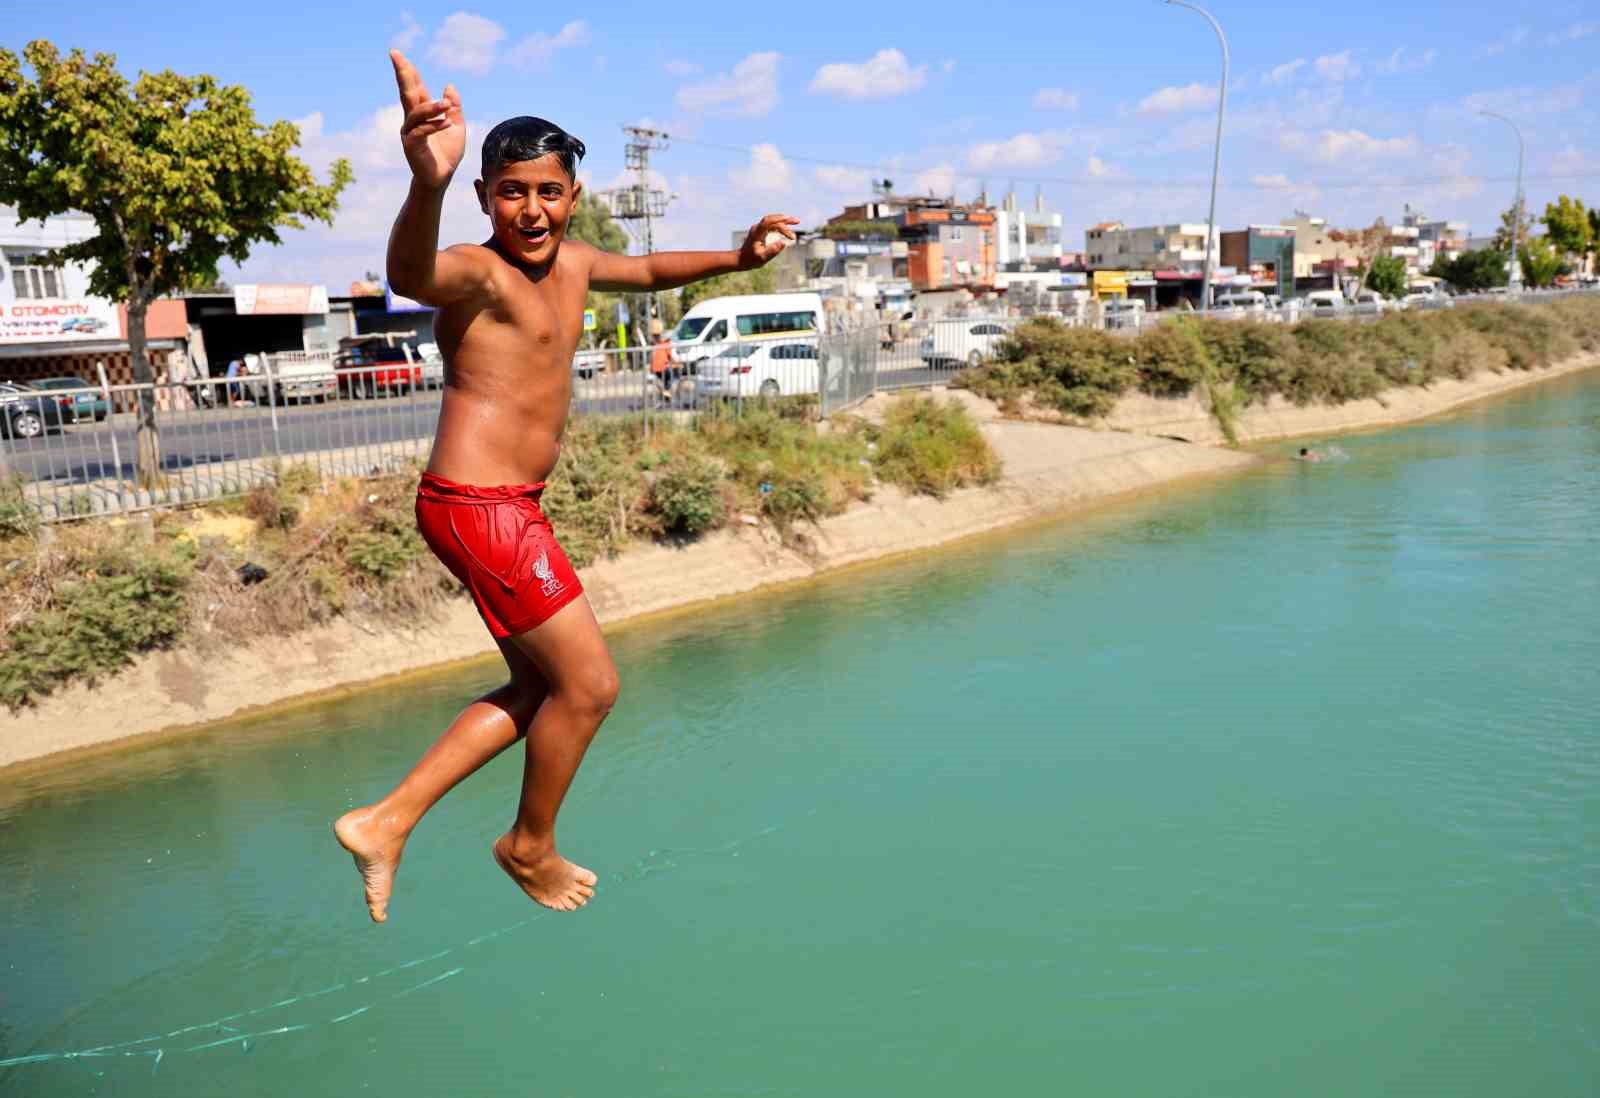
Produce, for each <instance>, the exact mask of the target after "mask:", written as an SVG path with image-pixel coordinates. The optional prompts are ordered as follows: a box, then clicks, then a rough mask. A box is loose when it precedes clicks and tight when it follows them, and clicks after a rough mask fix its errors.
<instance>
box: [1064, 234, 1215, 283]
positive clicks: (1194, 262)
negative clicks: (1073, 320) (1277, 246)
mask: <svg viewBox="0 0 1600 1098" xmlns="http://www.w3.org/2000/svg"><path fill="white" fill-rule="evenodd" d="M1211 243H1212V253H1211V254H1212V261H1213V262H1216V261H1217V259H1218V257H1220V255H1221V253H1222V234H1221V233H1214V234H1213V236H1212V242H1211ZM1083 252H1084V256H1083V262H1084V266H1086V267H1088V268H1089V269H1090V270H1121V271H1181V272H1183V273H1185V274H1188V273H1192V272H1198V271H1200V270H1202V269H1203V268H1204V266H1205V261H1206V226H1205V224H1204V223H1203V222H1201V223H1198V224H1195V223H1189V222H1184V223H1181V224H1177V225H1151V226H1148V227H1145V228H1139V229H1130V228H1128V227H1126V226H1125V225H1123V224H1122V222H1120V221H1106V222H1102V223H1101V224H1099V225H1095V226H1094V227H1093V228H1090V229H1088V230H1087V231H1086V232H1085V233H1084V245H1083Z"/></svg>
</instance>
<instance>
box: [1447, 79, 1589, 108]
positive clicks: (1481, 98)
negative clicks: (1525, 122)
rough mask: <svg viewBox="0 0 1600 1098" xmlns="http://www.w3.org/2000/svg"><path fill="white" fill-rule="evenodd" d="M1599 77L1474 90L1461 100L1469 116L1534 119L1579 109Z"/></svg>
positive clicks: (1462, 106)
mask: <svg viewBox="0 0 1600 1098" xmlns="http://www.w3.org/2000/svg"><path fill="white" fill-rule="evenodd" d="M1594 83H1595V77H1593V76H1590V77H1587V78H1586V79H1583V80H1576V81H1573V82H1572V83H1570V84H1554V85H1550V86H1547V87H1543V88H1533V87H1521V88H1500V89H1498V90H1495V91H1485V92H1474V93H1472V94H1471V95H1469V96H1467V97H1466V98H1464V99H1462V100H1461V109H1462V111H1463V112H1465V113H1466V114H1469V115H1477V114H1478V113H1479V112H1480V111H1497V112H1498V113H1500V114H1509V115H1511V116H1512V117H1519V116H1521V117H1528V118H1534V117H1538V116H1540V115H1550V114H1558V113H1560V112H1563V111H1570V110H1576V109H1577V108H1578V107H1580V106H1582V105H1583V102H1584V97H1585V95H1586V93H1587V90H1588V88H1589V87H1590V86H1592V85H1593V84H1594Z"/></svg>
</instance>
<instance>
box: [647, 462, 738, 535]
mask: <svg viewBox="0 0 1600 1098" xmlns="http://www.w3.org/2000/svg"><path fill="white" fill-rule="evenodd" d="M722 478H723V474H722V467H721V466H720V465H719V464H718V463H716V462H714V461H710V460H707V459H706V458H705V457H702V456H701V455H699V454H686V455H684V456H683V457H681V458H679V459H677V460H676V461H673V462H671V463H670V464H669V465H667V467H666V468H665V469H664V470H662V471H661V472H659V473H657V474H655V478H654V479H653V480H652V481H651V482H650V492H649V498H650V510H651V511H653V512H654V513H655V514H656V516H657V517H658V518H659V519H660V520H661V530H662V532H663V533H666V534H675V535H684V536H688V537H694V536H696V535H697V534H702V533H704V532H705V531H707V530H715V529H716V528H717V527H719V526H721V525H722V524H723V523H724V522H725V521H726V519H727V507H726V504H725V503H724V501H723V498H722Z"/></svg>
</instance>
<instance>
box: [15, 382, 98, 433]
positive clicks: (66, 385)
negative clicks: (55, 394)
mask: <svg viewBox="0 0 1600 1098" xmlns="http://www.w3.org/2000/svg"><path fill="white" fill-rule="evenodd" d="M29 384H31V385H32V386H33V387H34V388H35V389H52V390H57V391H60V390H63V389H67V390H77V391H76V392H71V393H69V394H67V395H69V396H70V397H71V399H72V410H73V412H75V413H76V414H77V419H78V420H80V421H82V420H87V419H93V420H94V421H95V422H97V423H98V422H99V421H100V420H102V419H105V418H106V416H107V415H108V414H110V412H111V406H110V405H109V404H107V403H106V398H105V395H104V394H103V393H101V391H100V386H98V385H91V384H90V383H89V382H87V381H85V380H83V378H81V377H44V378H40V379H39V380H38V381H33V382H30V383H29Z"/></svg>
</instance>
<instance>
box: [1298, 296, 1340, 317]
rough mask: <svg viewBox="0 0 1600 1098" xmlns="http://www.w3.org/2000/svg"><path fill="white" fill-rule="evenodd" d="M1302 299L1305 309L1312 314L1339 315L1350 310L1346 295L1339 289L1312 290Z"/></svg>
mask: <svg viewBox="0 0 1600 1098" xmlns="http://www.w3.org/2000/svg"><path fill="white" fill-rule="evenodd" d="M1302 300H1303V301H1304V302H1305V311H1306V312H1307V313H1309V314H1311V315H1312V316H1322V317H1339V316H1344V315H1345V314H1346V313H1347V312H1349V306H1348V305H1346V304H1345V300H1344V295H1343V294H1341V293H1340V292H1339V291H1338V290H1312V291H1311V292H1310V293H1309V294H1307V295H1306V296H1305V297H1304V298H1303V299H1302Z"/></svg>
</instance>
